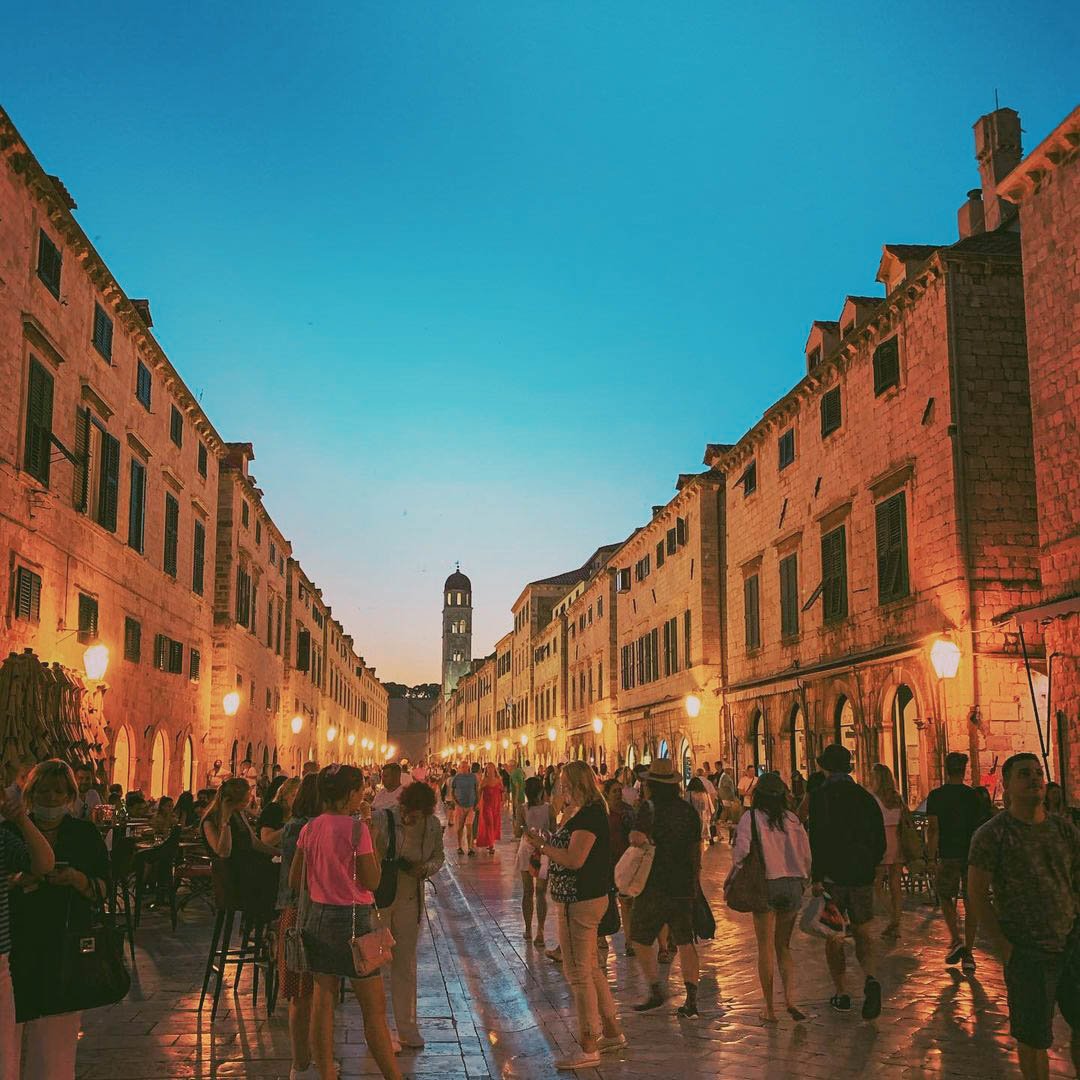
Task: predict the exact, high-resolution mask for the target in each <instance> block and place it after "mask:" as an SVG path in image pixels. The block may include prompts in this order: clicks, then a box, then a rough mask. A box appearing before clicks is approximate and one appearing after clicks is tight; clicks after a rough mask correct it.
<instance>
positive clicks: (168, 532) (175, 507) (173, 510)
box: [162, 492, 180, 577]
mask: <svg viewBox="0 0 1080 1080" xmlns="http://www.w3.org/2000/svg"><path fill="white" fill-rule="evenodd" d="M179 540H180V504H179V503H178V502H177V501H176V499H174V498H173V497H172V496H171V495H170V494H169V493H168V492H166V493H165V551H164V556H163V558H162V568H163V569H164V571H165V573H166V574H168V575H169V577H176V549H177V547H178V545H179Z"/></svg>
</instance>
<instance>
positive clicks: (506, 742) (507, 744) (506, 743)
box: [502, 739, 510, 750]
mask: <svg viewBox="0 0 1080 1080" xmlns="http://www.w3.org/2000/svg"><path fill="white" fill-rule="evenodd" d="M502 748H503V749H504V750H509V749H510V740H509V739H503V741H502Z"/></svg>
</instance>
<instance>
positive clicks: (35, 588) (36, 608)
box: [15, 566, 41, 622]
mask: <svg viewBox="0 0 1080 1080" xmlns="http://www.w3.org/2000/svg"><path fill="white" fill-rule="evenodd" d="M15 618H16V619H25V620H27V621H28V622H38V621H40V619H41V578H40V577H39V576H38V575H37V574H35V573H34V572H33V571H32V570H28V569H27V568H26V567H25V566H20V567H18V568H17V569H16V571H15Z"/></svg>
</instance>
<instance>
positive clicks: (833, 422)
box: [821, 386, 841, 439]
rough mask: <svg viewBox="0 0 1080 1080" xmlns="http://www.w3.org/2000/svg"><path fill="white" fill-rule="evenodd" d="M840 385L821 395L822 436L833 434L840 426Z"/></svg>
mask: <svg viewBox="0 0 1080 1080" xmlns="http://www.w3.org/2000/svg"><path fill="white" fill-rule="evenodd" d="M840 420H841V416H840V387H839V386H834V387H833V388H832V389H831V390H828V391H826V392H825V393H824V394H822V395H821V437H822V438H823V439H824V438H825V437H826V436H828V435H831V434H832V433H833V432H834V431H835V430H836V429H837V428H838V427H839V426H840Z"/></svg>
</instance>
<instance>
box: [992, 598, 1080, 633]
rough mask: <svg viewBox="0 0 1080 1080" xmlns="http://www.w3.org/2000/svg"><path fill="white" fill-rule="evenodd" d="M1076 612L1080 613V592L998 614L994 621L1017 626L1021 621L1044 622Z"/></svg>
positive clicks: (1001, 624) (1000, 624) (998, 623)
mask: <svg viewBox="0 0 1080 1080" xmlns="http://www.w3.org/2000/svg"><path fill="white" fill-rule="evenodd" d="M1076 614H1080V593H1074V594H1073V595H1072V596H1059V597H1058V598H1057V599H1055V600H1048V601H1047V602H1046V603H1045V604H1039V605H1037V606H1036V607H1029V608H1021V609H1019V610H1018V611H1007V612H1005V614H1004V615H998V616H997V618H995V619H994V623H995V624H996V625H999V626H1003V625H1008V624H1010V623H1012V624H1013V625H1014V626H1019V625H1020V624H1021V623H1032V622H1046V621H1047V620H1049V619H1060V618H1063V617H1064V616H1066V615H1076Z"/></svg>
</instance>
